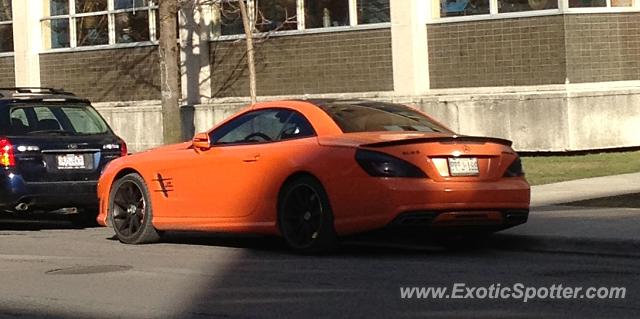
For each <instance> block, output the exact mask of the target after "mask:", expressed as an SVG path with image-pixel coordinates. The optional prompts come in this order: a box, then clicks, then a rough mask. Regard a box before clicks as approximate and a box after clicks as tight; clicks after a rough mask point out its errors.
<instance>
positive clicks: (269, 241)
mask: <svg viewBox="0 0 640 319" xmlns="http://www.w3.org/2000/svg"><path fill="white" fill-rule="evenodd" d="M109 239H111V240H117V238H116V237H115V236H114V237H111V238H109ZM161 243H162V244H172V245H201V246H216V247H228V248H241V249H249V250H252V251H255V252H270V253H282V254H291V255H293V254H295V253H294V252H292V251H291V249H289V247H288V246H287V244H286V243H285V241H284V239H282V238H280V237H276V236H262V235H246V234H227V233H201V232H167V233H164V234H162V240H161ZM490 243H491V241H490V240H489V239H488V238H474V239H473V240H470V239H468V238H465V239H458V238H451V237H447V238H443V237H441V236H431V235H424V234H422V235H416V234H414V233H402V232H396V231H393V232H390V231H384V230H383V231H375V232H368V233H364V234H359V235H353V236H347V237H344V238H341V240H340V242H339V244H338V245H336V247H335V248H334V249H333V250H331V251H330V252H327V253H324V254H320V255H321V256H352V257H355V256H360V257H369V256H376V257H381V256H385V255H386V256H398V255H403V256H411V255H416V256H423V255H433V254H458V253H460V254H468V253H469V252H479V251H484V250H487V249H491V247H490V246H491V244H490Z"/></svg>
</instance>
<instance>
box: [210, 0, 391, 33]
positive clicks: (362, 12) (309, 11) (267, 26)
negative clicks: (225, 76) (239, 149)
mask: <svg viewBox="0 0 640 319" xmlns="http://www.w3.org/2000/svg"><path fill="white" fill-rule="evenodd" d="M245 1H246V3H247V10H248V11H249V16H250V18H251V21H252V22H251V23H252V24H253V25H254V26H255V29H256V30H257V31H258V32H270V31H286V30H304V29H318V28H331V27H339V26H351V25H364V24H374V23H389V22H390V21H391V14H390V8H389V1H390V0H245ZM215 6H216V12H217V15H216V16H215V17H214V21H215V24H216V25H215V30H216V31H215V32H214V33H215V34H216V35H234V34H243V33H244V28H243V26H242V18H241V17H240V9H239V8H238V0H221V1H219V2H218V3H217V4H216V5H215Z"/></svg>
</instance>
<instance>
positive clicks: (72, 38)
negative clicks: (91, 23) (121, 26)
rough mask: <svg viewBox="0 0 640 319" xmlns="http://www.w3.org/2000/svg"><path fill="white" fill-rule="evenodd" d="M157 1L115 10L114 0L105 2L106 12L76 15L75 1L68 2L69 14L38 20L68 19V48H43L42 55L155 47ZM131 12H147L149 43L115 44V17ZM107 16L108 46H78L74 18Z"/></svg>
mask: <svg viewBox="0 0 640 319" xmlns="http://www.w3.org/2000/svg"><path fill="white" fill-rule="evenodd" d="M158 1H159V0H149V4H148V6H145V7H140V8H127V9H117V10H116V9H115V0H107V11H96V12H86V13H76V3H75V0H69V14H65V15H56V16H50V15H46V16H45V17H44V18H42V19H40V24H41V25H42V23H44V22H47V21H52V20H61V19H68V21H69V47H65V48H44V49H43V50H45V51H44V53H46V52H59V51H69V50H73V51H84V50H96V49H104V48H122V47H138V46H148V45H155V44H157V43H158V39H157V30H156V12H157V10H158ZM133 11H147V14H148V17H149V25H148V27H149V41H140V42H131V43H116V25H115V15H116V14H118V13H124V12H133ZM101 15H107V21H108V26H107V30H108V36H109V43H108V44H99V45H86V46H78V39H77V27H76V21H77V20H76V18H81V17H88V16H101ZM48 36H50V35H48V34H43V37H48Z"/></svg>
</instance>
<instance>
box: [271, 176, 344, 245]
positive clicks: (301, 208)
mask: <svg viewBox="0 0 640 319" xmlns="http://www.w3.org/2000/svg"><path fill="white" fill-rule="evenodd" d="M278 222H279V226H280V232H281V234H282V236H283V237H284V239H285V241H286V242H287V244H288V245H289V246H290V247H291V248H292V249H293V250H294V251H296V252H299V253H319V252H324V251H327V250H329V249H330V248H332V247H333V245H334V244H335V242H336V233H335V229H334V225H333V214H332V212H331V208H330V205H329V200H328V197H327V195H326V193H325V191H324V189H323V187H322V185H321V184H320V183H319V182H318V181H317V180H316V179H315V178H312V177H310V176H302V177H300V178H297V179H296V180H294V181H292V182H290V183H288V184H287V185H285V187H284V188H283V190H282V192H281V197H280V203H279V209H278Z"/></svg>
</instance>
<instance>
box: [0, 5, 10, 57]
mask: <svg viewBox="0 0 640 319" xmlns="http://www.w3.org/2000/svg"><path fill="white" fill-rule="evenodd" d="M11 21H12V13H11V0H0V53H3V52H13V23H12V22H11Z"/></svg>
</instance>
